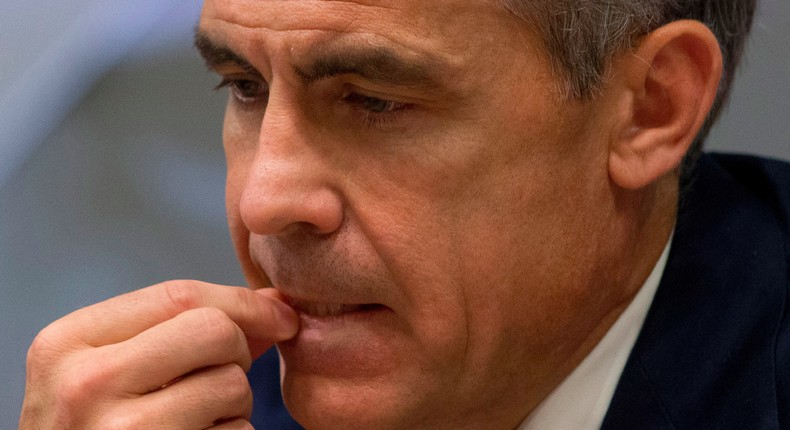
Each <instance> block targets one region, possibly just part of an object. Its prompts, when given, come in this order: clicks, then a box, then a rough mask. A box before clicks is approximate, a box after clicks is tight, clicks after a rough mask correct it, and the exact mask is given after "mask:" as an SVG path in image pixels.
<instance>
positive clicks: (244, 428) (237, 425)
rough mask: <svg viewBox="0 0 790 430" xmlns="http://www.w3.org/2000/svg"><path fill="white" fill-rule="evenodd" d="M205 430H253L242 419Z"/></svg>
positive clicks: (247, 422) (248, 423) (250, 425)
mask: <svg viewBox="0 0 790 430" xmlns="http://www.w3.org/2000/svg"><path fill="white" fill-rule="evenodd" d="M206 430H255V429H254V428H253V427H252V424H250V422H249V421H247V420H243V419H237V420H233V421H227V422H224V423H222V424H217V425H215V426H213V427H209V428H208V429H206Z"/></svg>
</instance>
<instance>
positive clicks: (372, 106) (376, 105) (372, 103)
mask: <svg viewBox="0 0 790 430" xmlns="http://www.w3.org/2000/svg"><path fill="white" fill-rule="evenodd" d="M365 107H366V108H367V109H368V110H370V111H371V112H376V113H381V112H384V111H386V110H388V108H389V102H388V101H386V100H381V99H377V98H374V97H367V98H366V99H365Z"/></svg>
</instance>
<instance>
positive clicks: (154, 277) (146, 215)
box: [0, 0, 790, 428]
mask: <svg viewBox="0 0 790 430" xmlns="http://www.w3.org/2000/svg"><path fill="white" fill-rule="evenodd" d="M99 3H100V2H98V1H97V2H86V1H83V2H81V3H80V1H79V0H72V1H70V2H69V1H65V0H57V1H56V0H35V1H31V2H29V3H24V2H23V3H19V4H20V5H28V6H29V7H24V9H20V10H19V12H18V13H17V14H3V15H2V17H0V34H2V35H3V37H0V95H3V94H8V91H7V90H8V86H9V85H13V83H14V82H16V77H18V76H21V75H24V73H25V71H26V70H27V69H26V67H27V66H26V65H25V64H26V62H27V63H34V62H35V61H33V60H35V55H36V52H37V51H36V50H35V49H28V50H25V49H24V47H25V44H26V43H27V46H28V47H29V46H31V44H32V45H33V46H34V47H44V46H47V40H51V39H52V38H57V37H58V35H59V34H60V32H62V31H65V30H64V29H67V28H69V24H70V21H69V20H73V19H76V18H75V16H79V12H80V11H81V10H82V8H83V7H84V6H83V5H88V4H90V5H95V4H99ZM105 4H107V3H105ZM113 4H118V5H119V6H118V7H122V8H128V7H129V4H136V5H138V8H139V7H141V6H140V5H142V4H148V5H149V6H151V7H156V6H155V5H156V4H158V3H155V2H142V1H140V2H136V3H130V2H129V1H123V2H122V1H120V0H118V1H117V3H113ZM173 4H174V6H173V8H172V9H171V10H169V11H166V13H164V14H160V12H161V11H160V10H159V9H157V10H156V11H154V12H151V13H150V14H149V15H150V17H149V18H145V17H143V18H140V19H139V20H138V21H134V22H138V24H135V25H137V26H138V27H139V28H137V30H136V32H137V33H135V34H137V35H139V37H138V38H134V37H129V38H127V39H125V40H128V41H129V42H128V43H129V47H130V48H131V50H130V51H128V52H125V53H124V54H123V55H122V56H117V57H112V61H113V62H114V63H115V66H113V67H111V68H109V69H108V71H109V73H106V74H105V73H104V71H101V73H99V76H102V75H103V76H104V77H103V78H101V79H100V80H99V81H98V82H95V81H94V80H86V79H82V78H80V79H77V78H75V79H74V80H72V81H71V82H72V83H73V85H75V86H79V85H81V84H85V82H88V83H89V84H90V85H89V86H92V89H90V91H89V92H88V93H87V95H85V96H84V98H82V99H81V101H80V102H79V104H78V105H76V106H75V107H74V108H73V109H66V108H63V109H65V110H63V112H60V113H56V114H55V117H56V119H57V120H56V121H54V122H55V125H56V127H55V128H54V129H53V131H52V132H51V133H45V134H46V136H47V137H46V138H43V139H40V140H39V141H36V142H34V144H33V146H31V148H32V152H31V153H30V156H29V157H26V158H25V159H24V160H23V162H22V164H20V168H18V169H15V170H14V171H13V173H12V174H10V176H9V177H8V179H7V180H6V181H5V182H3V183H0V324H2V327H3V330H2V332H0V333H1V334H0V361H1V362H3V363H5V365H4V366H3V367H2V368H0V375H2V377H0V381H2V383H3V390H0V428H13V427H15V425H16V420H17V417H18V411H19V407H20V405H21V399H22V395H23V388H24V355H25V351H26V349H27V346H28V344H29V343H30V341H31V340H32V338H33V337H34V336H35V333H37V332H38V331H39V330H40V329H41V328H43V327H44V326H45V325H46V324H47V323H49V322H50V321H52V320H54V319H57V318H58V317H60V316H62V315H65V314H66V313H68V312H70V311H72V310H74V309H76V308H78V307H81V306H85V305H88V304H90V303H94V302H96V301H99V300H102V299H104V298H107V297H110V296H112V295H115V294H119V293H122V292H125V291H129V290H132V289H136V288H139V287H142V286H145V285H149V284H152V283H155V282H159V281H162V280H165V279H172V278H197V279H203V280H207V281H213V282H219V283H230V284H242V283H243V278H242V277H241V275H240V273H239V270H238V268H237V264H236V262H235V259H234V257H233V252H232V250H231V245H230V242H229V239H228V235H227V232H226V226H225V218H224V210H223V203H222V202H223V175H224V161H223V156H222V151H221V145H220V126H221V119H222V111H223V105H224V96H223V95H221V94H216V93H213V92H211V91H210V88H211V87H212V86H213V85H214V84H216V79H215V78H214V77H213V76H211V75H209V74H208V73H206V72H205V70H204V68H203V66H202V64H201V62H200V60H199V59H198V58H197V56H196V55H195V54H194V53H193V52H192V48H191V43H190V34H189V32H190V27H191V22H194V19H195V16H196V13H197V12H196V11H197V8H198V5H197V3H195V2H193V1H187V2H180V3H179V2H173ZM30 5H35V7H33V6H30ZM76 5H80V7H77V6H76ZM55 6H57V8H55V9H46V10H47V11H49V12H46V13H44V15H45V18H43V19H40V20H38V21H36V20H35V19H34V18H35V15H36V14H39V13H40V11H41V10H44V9H40V8H45V7H55ZM53 10H54V11H55V12H53ZM146 16H148V15H146ZM59 17H60V20H59ZM151 17H153V18H151ZM25 19H27V21H25ZM146 20H149V21H152V22H149V25H150V28H151V29H152V30H150V31H149V30H140V28H142V27H140V26H143V27H144V24H140V22H147V21H146ZM20 22H28V23H27V24H25V25H22V24H20ZM31 22H33V24H31ZM122 22H123V20H120V21H119V25H121V24H122ZM185 22H186V24H185ZM788 23H790V2H788V1H786V0H765V1H764V2H763V5H762V9H761V13H760V16H759V18H758V21H757V25H756V27H755V31H754V37H753V41H752V43H751V44H750V47H749V52H748V55H747V57H746V62H745V64H744V66H745V67H744V68H743V69H742V71H741V73H740V75H739V78H738V81H737V83H736V87H735V92H734V94H733V97H732V101H731V105H730V108H729V109H728V110H727V112H726V113H725V116H724V118H723V119H722V123H721V124H719V126H718V127H717V128H716V129H715V130H714V131H713V133H712V135H711V137H710V139H709V148H710V149H714V150H728V151H745V152H752V153H759V154H767V155H772V156H775V157H780V158H785V159H790V146H788V145H790V139H788V134H789V133H788V131H790V125H788V123H789V122H790V102H789V101H790V55H788V54H790V49H788V43H787V40H790V25H788ZM89 27H90V26H89ZM31 29H34V30H35V32H34V33H33V34H34V36H36V37H34V38H32V39H30V40H28V39H29V38H28V36H29V35H30V30H31ZM11 51H13V53H12V52H11ZM39 51H46V50H45V49H40V50H39ZM28 66H29V64H28ZM108 67H109V66H108ZM89 70H92V69H90V68H89ZM3 71H5V73H3ZM66 107H68V104H67V105H66ZM37 112H38V111H37ZM8 115H9V114H8V112H2V111H0V120H1V119H2V117H4V116H5V117H8ZM42 115H43V114H37V115H33V116H30V115H28V116H27V118H28V120H29V121H28V122H29V125H28V127H33V128H32V129H30V130H33V131H36V130H37V128H36V127H37V124H42V127H44V125H45V124H47V122H48V121H49V119H48V118H44V117H42ZM58 115H59V116H58ZM0 122H1V121H0ZM33 131H31V133H32V132H33ZM1 132H2V130H0V136H1V135H2V133H1ZM2 143H3V142H0V144H2ZM5 143H9V142H5ZM10 143H13V144H16V143H17V142H10ZM0 164H2V160H0Z"/></svg>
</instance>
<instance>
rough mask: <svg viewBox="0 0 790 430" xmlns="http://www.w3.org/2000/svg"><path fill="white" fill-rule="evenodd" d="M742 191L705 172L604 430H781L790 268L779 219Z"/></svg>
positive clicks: (709, 167)
mask: <svg viewBox="0 0 790 430" xmlns="http://www.w3.org/2000/svg"><path fill="white" fill-rule="evenodd" d="M741 182H742V181H741ZM741 182H739V181H736V180H735V179H734V178H733V177H732V176H731V175H730V174H729V173H728V172H727V171H725V170H724V169H723V168H722V167H721V166H720V165H719V164H718V163H717V162H716V161H714V160H712V159H710V158H708V157H703V158H702V159H701V160H700V162H699V163H698V167H697V170H696V175H695V176H694V181H693V183H691V184H690V186H689V188H688V193H687V194H686V195H685V197H684V199H683V201H682V204H681V208H680V213H679V216H678V223H677V226H676V232H675V237H674V239H673V245H672V250H671V251H670V257H669V261H668V262H667V268H666V270H665V272H664V276H663V278H662V281H661V284H660V286H659V289H658V291H657V293H656V297H655V299H654V302H653V304H652V306H651V309H650V311H649V313H648V316H647V319H646V320H645V324H644V326H643V328H642V331H641V333H640V335H639V338H638V340H637V343H636V345H635V346H634V349H633V351H632V352H631V355H630V357H629V360H628V362H627V364H626V367H625V370H624V372H623V375H622V377H621V379H620V382H619V383H618V387H617V389H616V391H615V395H614V397H613V399H612V402H611V404H610V408H609V410H608V412H607V416H606V418H605V420H604V423H603V425H602V428H603V429H605V430H616V429H632V428H639V429H708V428H727V429H729V428H733V429H735V428H750V429H752V428H754V429H757V428H759V429H763V428H776V427H777V421H778V418H777V411H776V404H777V400H776V399H777V396H776V389H775V387H776V381H775V355H774V351H775V342H776V335H777V331H778V328H779V323H780V320H781V318H782V315H783V311H784V304H785V300H786V293H785V289H786V285H787V283H788V281H787V279H786V277H787V262H786V261H785V254H784V243H783V237H782V232H781V226H780V224H779V222H778V220H777V219H776V218H775V213H774V212H773V211H772V210H771V209H770V208H769V207H767V206H766V204H765V203H763V201H761V200H760V199H758V198H756V197H755V196H754V194H753V192H752V191H750V190H748V188H747V187H744V186H743V185H742V184H741Z"/></svg>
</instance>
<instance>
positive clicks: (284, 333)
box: [19, 281, 299, 430]
mask: <svg viewBox="0 0 790 430" xmlns="http://www.w3.org/2000/svg"><path fill="white" fill-rule="evenodd" d="M298 324H299V322H298V317H297V315H296V313H295V312H294V311H293V309H291V308H290V307H289V306H288V305H286V304H284V303H283V302H282V301H281V296H280V295H279V293H278V292H277V291H276V290H274V289H264V290H258V291H252V290H248V289H245V288H240V287H227V286H221V285H212V284H206V283H203V282H198V281H170V282H165V283H162V284H158V285H154V286H152V287H148V288H144V289H142V290H138V291H135V292H132V293H128V294H125V295H122V296H118V297H115V298H112V299H110V300H107V301H105V302H102V303H99V304H96V305H93V306H90V307H87V308H84V309H80V310H78V311H76V312H73V313H71V314H69V315H67V316H65V317H63V318H62V319H60V320H58V321H56V322H54V323H52V324H51V325H49V326H48V327H46V328H45V329H44V330H42V331H41V333H39V334H38V336H37V337H36V339H35V340H34V341H33V344H32V346H31V347H30V350H29V351H28V357H27V385H26V389H25V401H24V404H23V407H22V415H21V418H20V424H19V428H20V429H21V430H27V429H146V428H157V429H162V428H166V429H206V428H211V429H246V428H252V427H251V425H250V424H249V422H248V420H249V417H250V414H251V412H252V393H251V391H250V386H249V383H248V381H247V376H246V371H247V370H249V368H250V365H251V363H252V361H253V360H254V359H255V358H257V357H258V356H260V355H261V354H263V352H264V351H266V350H267V349H268V348H270V347H271V346H272V345H273V343H274V342H279V341H282V340H286V339H289V338H291V337H293V336H295V335H296V333H297V331H298Z"/></svg>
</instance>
